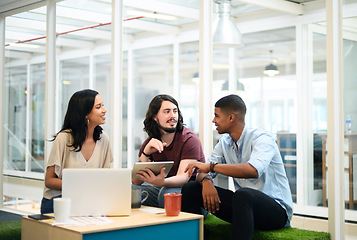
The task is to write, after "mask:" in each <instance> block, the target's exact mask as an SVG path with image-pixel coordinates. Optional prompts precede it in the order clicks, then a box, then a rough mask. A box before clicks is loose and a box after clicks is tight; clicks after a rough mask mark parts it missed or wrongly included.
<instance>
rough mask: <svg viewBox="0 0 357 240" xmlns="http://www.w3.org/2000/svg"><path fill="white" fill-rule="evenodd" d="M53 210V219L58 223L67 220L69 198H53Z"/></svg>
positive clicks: (69, 207) (69, 210)
mask: <svg viewBox="0 0 357 240" xmlns="http://www.w3.org/2000/svg"><path fill="white" fill-rule="evenodd" d="M53 211H54V214H55V220H56V222H59V223H65V222H68V221H69V219H70V218H69V217H70V212H71V199H70V198H55V199H53Z"/></svg>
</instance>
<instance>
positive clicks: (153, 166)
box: [131, 161, 174, 179]
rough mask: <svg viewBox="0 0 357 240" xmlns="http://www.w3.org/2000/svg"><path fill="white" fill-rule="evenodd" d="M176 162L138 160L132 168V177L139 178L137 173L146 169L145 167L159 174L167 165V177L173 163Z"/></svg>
mask: <svg viewBox="0 0 357 240" xmlns="http://www.w3.org/2000/svg"><path fill="white" fill-rule="evenodd" d="M173 164H174V162H173V161H167V162H137V163H135V165H134V167H133V169H132V170H131V178H132V179H134V178H138V177H137V176H136V174H137V173H138V172H139V171H140V170H144V171H145V168H149V169H150V170H151V171H152V172H153V173H154V174H155V175H158V174H159V173H160V171H161V168H162V167H165V177H166V176H167V174H168V173H169V171H170V169H171V167H172V165H173Z"/></svg>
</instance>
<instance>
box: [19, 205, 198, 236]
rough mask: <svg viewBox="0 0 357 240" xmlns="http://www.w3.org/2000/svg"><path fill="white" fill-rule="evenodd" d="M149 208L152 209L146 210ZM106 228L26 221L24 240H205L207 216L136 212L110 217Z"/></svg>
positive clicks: (22, 233) (135, 210)
mask: <svg viewBox="0 0 357 240" xmlns="http://www.w3.org/2000/svg"><path fill="white" fill-rule="evenodd" d="M142 208H149V207H144V206H143V207H142ZM108 218H109V219H111V220H113V221H114V222H113V223H110V224H106V225H88V226H70V225H57V226H52V223H53V220H34V219H31V218H29V217H27V216H24V217H23V218H22V230H21V239H22V240H42V239H43V240H63V239H66V240H79V239H81V240H82V239H83V240H92V239H101V240H102V239H145V240H149V239H152V240H159V239H165V240H175V239H179V240H182V239H185V240H190V239H195V240H197V239H200V240H203V216H202V215H197V214H190V213H184V212H181V213H180V215H179V216H177V217H169V216H166V214H165V213H159V214H156V213H149V212H144V211H141V210H139V209H132V211H131V214H130V216H126V217H108Z"/></svg>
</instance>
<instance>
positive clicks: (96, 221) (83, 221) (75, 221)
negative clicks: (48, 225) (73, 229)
mask: <svg viewBox="0 0 357 240" xmlns="http://www.w3.org/2000/svg"><path fill="white" fill-rule="evenodd" d="M112 222H114V221H113V220H110V219H109V218H107V217H71V220H70V221H68V222H65V223H61V222H56V221H53V223H52V226H55V225H72V226H86V225H103V224H109V223H112Z"/></svg>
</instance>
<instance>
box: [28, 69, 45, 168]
mask: <svg viewBox="0 0 357 240" xmlns="http://www.w3.org/2000/svg"><path fill="white" fill-rule="evenodd" d="M30 69H31V70H30V75H31V92H30V94H31V95H30V96H29V99H30V104H31V106H30V116H31V122H32V124H31V130H32V131H31V133H30V135H31V136H30V141H31V143H30V152H31V165H30V168H31V171H33V172H41V173H43V172H44V157H45V109H46V108H45V95H46V86H45V80H46V64H45V63H40V64H33V65H31V67H30Z"/></svg>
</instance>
